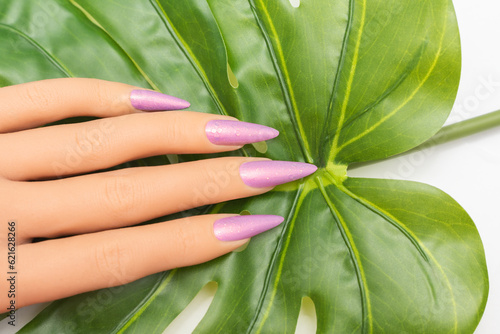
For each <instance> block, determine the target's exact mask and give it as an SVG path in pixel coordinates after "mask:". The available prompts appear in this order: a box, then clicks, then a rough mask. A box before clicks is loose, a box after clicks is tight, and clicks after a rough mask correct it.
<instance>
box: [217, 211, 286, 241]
mask: <svg viewBox="0 0 500 334" xmlns="http://www.w3.org/2000/svg"><path fill="white" fill-rule="evenodd" d="M283 220H285V219H284V218H283V217H281V216H273V215H248V216H233V217H226V218H221V219H218V220H216V221H215V223H214V234H215V237H216V238H217V239H219V240H221V241H236V240H243V239H247V238H251V237H253V236H254V235H257V234H259V233H262V232H264V231H267V230H269V229H272V228H273V227H276V226H278V225H279V224H281V223H282V222H283Z"/></svg>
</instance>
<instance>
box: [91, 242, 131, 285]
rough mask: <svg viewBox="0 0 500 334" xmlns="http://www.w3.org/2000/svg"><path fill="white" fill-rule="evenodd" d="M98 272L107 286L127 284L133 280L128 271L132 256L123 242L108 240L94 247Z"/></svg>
mask: <svg viewBox="0 0 500 334" xmlns="http://www.w3.org/2000/svg"><path fill="white" fill-rule="evenodd" d="M93 254H94V261H95V267H96V272H97V274H98V275H100V277H101V279H102V280H103V282H104V283H105V284H106V286H115V285H120V284H125V283H128V282H130V281H131V280H133V279H132V278H131V277H130V275H129V274H128V273H127V269H128V268H130V261H131V256H130V254H129V251H128V250H127V248H126V247H124V245H123V243H121V242H119V241H116V240H106V242H105V243H102V244H99V245H97V246H95V248H94V252H93Z"/></svg>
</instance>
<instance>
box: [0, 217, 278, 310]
mask: <svg viewBox="0 0 500 334" xmlns="http://www.w3.org/2000/svg"><path fill="white" fill-rule="evenodd" d="M282 221H283V218H282V217H280V216H230V215H206V216H196V217H189V218H183V219H178V220H173V221H168V222H163V223H158V224H151V225H145V226H136V227H130V228H122V229H117V230H109V231H104V232H98V233H92V234H84V235H79V236H74V237H68V238H63V239H54V240H48V241H43V242H39V243H34V244H27V245H22V246H20V247H19V249H18V252H19V257H20V258H22V259H23V261H21V262H19V265H18V272H20V273H22V275H19V283H18V286H19V289H20V291H22V294H19V298H18V299H17V300H16V305H18V306H19V307H22V306H26V305H29V304H34V303H40V302H45V301H51V300H55V299H60V298H64V297H68V296H71V295H75V294H78V293H82V292H86V291H92V290H96V289H100V288H107V287H112V286H117V285H122V284H125V283H129V282H132V281H134V280H137V279H139V278H141V277H144V276H147V275H150V274H153V273H157V272H161V271H164V270H169V269H173V268H178V267H184V266H190V265H194V264H198V263H202V262H206V261H208V260H211V259H213V258H216V257H218V256H221V255H223V254H226V253H228V252H230V251H232V250H234V249H236V248H238V247H240V246H242V245H243V244H244V243H246V242H247V241H248V238H249V237H252V236H254V235H256V234H258V233H261V232H263V231H266V230H268V229H271V228H273V227H275V226H277V225H279V224H280V223H281V222H282ZM40 287H43V289H41V288H40ZM4 306H6V305H4Z"/></svg>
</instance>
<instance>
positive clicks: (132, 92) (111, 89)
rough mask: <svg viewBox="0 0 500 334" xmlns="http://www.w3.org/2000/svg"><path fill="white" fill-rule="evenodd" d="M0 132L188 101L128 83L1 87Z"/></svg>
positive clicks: (174, 106)
mask: <svg viewBox="0 0 500 334" xmlns="http://www.w3.org/2000/svg"><path fill="white" fill-rule="evenodd" d="M0 101H2V103H0V133H5V132H11V131H18V130H23V129H28V128H33V127H36V126H39V125H43V124H46V123H50V122H53V121H57V120H60V119H64V118H68V117H74V116H95V117H110V116H118V115H125V114H130V113H134V112H138V111H139V110H148V111H151V110H177V109H184V108H187V107H189V105H190V104H189V102H187V101H184V100H182V99H180V98H176V97H173V96H170V95H165V94H161V93H158V92H154V91H151V90H145V89H140V88H137V87H134V86H131V85H127V84H123V83H118V82H111V81H104V80H98V79H84V78H63V79H49V80H42V81H35V82H28V83H24V84H20V85H14V86H8V87H3V88H0Z"/></svg>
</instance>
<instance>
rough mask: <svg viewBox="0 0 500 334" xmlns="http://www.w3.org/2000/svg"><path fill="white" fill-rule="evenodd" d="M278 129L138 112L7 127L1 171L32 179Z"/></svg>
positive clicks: (239, 141) (250, 138) (222, 147)
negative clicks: (32, 126)
mask: <svg viewBox="0 0 500 334" xmlns="http://www.w3.org/2000/svg"><path fill="white" fill-rule="evenodd" d="M278 133H279V132H278V131H276V130H274V129H272V128H269V127H266V126H261V125H257V124H251V123H246V122H239V121H237V120H235V119H233V118H230V117H226V116H217V115H212V114H205V113H198V112H188V111H170V112H165V113H141V114H132V115H124V116H120V117H112V118H104V119H98V120H94V121H90V122H83V123H77V124H64V125H58V126H50V127H44V128H37V129H30V130H25V131H20V132H14V133H8V134H4V135H1V136H0V154H3V155H5V156H9V159H8V160H5V163H3V164H2V165H1V166H0V175H2V176H4V177H5V178H7V179H10V180H36V179H42V178H43V179H45V178H53V177H60V176H64V175H74V174H80V173H85V172H90V171H94V170H99V169H104V168H108V167H111V166H115V165H118V164H120V163H123V162H126V161H130V160H134V159H139V158H144V157H148V156H154V155H160V154H185V153H214V152H222V151H230V150H235V149H238V148H240V147H241V146H242V145H243V144H247V143H251V142H258V141H262V140H267V139H271V138H274V137H276V136H277V135H278Z"/></svg>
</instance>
